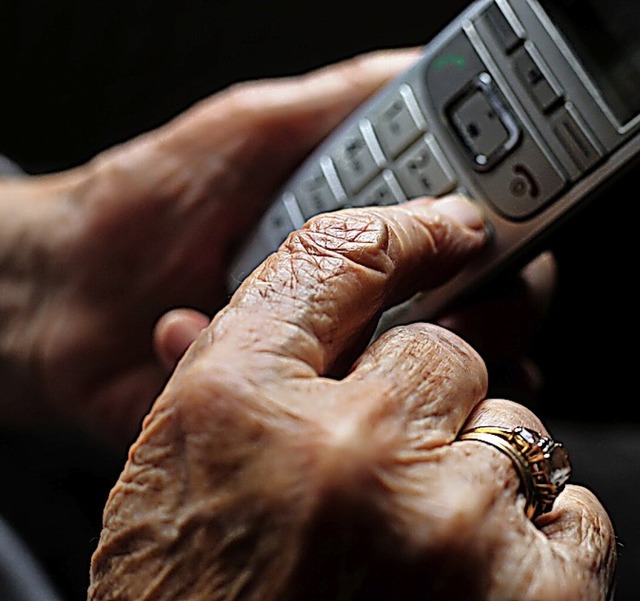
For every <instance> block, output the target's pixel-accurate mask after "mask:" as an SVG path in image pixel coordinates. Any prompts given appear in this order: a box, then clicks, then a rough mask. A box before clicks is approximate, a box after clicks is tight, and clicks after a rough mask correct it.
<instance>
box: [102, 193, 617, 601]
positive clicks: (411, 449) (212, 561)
mask: <svg viewBox="0 0 640 601" xmlns="http://www.w3.org/2000/svg"><path fill="white" fill-rule="evenodd" d="M483 241H484V231H483V227H482V222H481V220H480V218H479V216H478V215H477V214H476V213H475V212H474V211H473V210H472V209H471V207H470V205H467V204H464V203H463V204H460V203H459V202H458V201H456V200H453V199H450V198H448V199H444V200H442V201H438V202H433V201H427V200H421V201H412V202H410V203H406V204H404V205H401V206H397V207H385V208H377V209H358V210H349V211H343V212H339V213H335V214H330V215H325V216H322V217H318V218H314V219H312V220H311V221H310V222H309V223H308V224H307V225H306V226H305V227H304V228H303V229H302V230H301V231H299V232H296V233H294V234H292V235H291V236H290V237H289V238H288V240H287V241H286V242H285V244H284V245H283V246H282V248H281V249H280V250H279V251H278V252H277V253H276V254H274V255H272V256H271V257H270V258H269V259H268V260H267V261H265V262H264V263H263V264H262V265H261V266H260V267H259V268H258V269H257V270H256V271H255V272H254V273H253V274H252V275H251V276H250V277H249V278H248V279H247V280H246V281H245V282H244V283H243V285H242V286H241V287H240V288H239V289H238V291H237V292H236V294H235V295H234V296H233V298H232V299H231V302H230V304H229V305H228V306H227V307H225V309H223V310H222V311H221V312H220V313H218V315H217V316H216V317H215V319H214V320H213V321H212V323H211V324H210V325H209V326H208V327H206V328H205V329H204V330H203V331H202V332H201V334H200V335H199V336H198V337H197V339H196V341H195V343H194V344H192V345H191V346H190V347H189V349H188V350H187V352H186V354H185V355H184V357H183V358H182V360H181V361H180V363H179V364H178V366H177V369H176V370H175V372H174V374H173V376H172V377H171V379H170V381H169V382H168V385H167V386H166V388H165V390H164V391H163V393H162V394H161V396H160V397H159V398H158V400H157V401H156V403H155V405H154V407H153V409H152V411H151V413H150V414H149V415H148V416H147V418H146V419H145V422H144V427H143V430H142V432H141V434H140V437H139V438H138V440H137V441H136V443H135V444H134V445H133V446H132V448H131V450H130V454H129V460H128V462H127V464H126V466H125V469H124V471H123V473H122V475H121V477H120V479H119V481H118V483H117V485H116V486H115V487H114V489H113V490H112V492H111V495H110V497H109V500H108V503H107V506H106V508H105V513H104V529H103V532H102V535H101V538H100V541H99V545H98V548H97V550H96V552H95V554H94V557H93V560H92V567H91V585H90V591H89V598H90V599H91V600H92V601H103V600H112V599H118V600H120V601H124V600H128V599H131V600H135V601H139V600H140V599H149V598H153V599H166V600H175V599H181V600H185V601H186V600H196V599H212V600H219V601H223V600H231V599H245V600H253V601H270V600H274V601H275V600H278V601H282V600H290V601H295V600H305V601H313V600H316V599H317V600H318V601H320V600H322V601H329V600H334V599H335V600H338V599H352V600H357V599H373V598H376V599H378V598H379V599H398V600H411V599H431V600H447V601H451V600H457V599H464V600H465V601H473V600H484V601H486V600H489V599H490V600H492V601H499V600H504V601H514V600H517V601H539V600H541V599H544V600H545V601H555V600H558V601H559V600H562V601H568V600H575V601H603V600H604V599H605V595H606V591H607V590H608V588H609V587H610V584H611V579H612V572H613V566H614V564H615V554H614V549H615V546H614V535H613V531H612V526H611V522H610V521H609V519H608V517H607V514H606V513H605V511H604V509H603V507H602V506H601V505H600V503H599V502H598V500H597V499H596V498H595V497H594V496H593V495H592V494H591V493H590V492H589V491H588V490H586V489H584V488H581V487H578V486H574V485H568V486H567V487H566V488H565V489H564V491H563V492H562V493H561V494H560V496H559V497H558V499H557V501H556V504H555V506H554V508H553V510H552V511H551V512H550V513H547V514H544V515H543V516H541V517H539V518H538V519H537V520H536V522H535V523H533V522H531V521H530V520H529V519H527V518H526V516H525V514H524V511H523V506H524V501H523V498H522V495H521V493H520V492H519V480H518V476H517V474H516V471H515V469H514V467H513V465H512V464H511V463H510V460H509V459H508V458H507V457H506V456H504V455H503V454H502V453H500V452H499V451H497V450H496V449H494V448H492V447H490V446H489V445H486V444H482V443H478V442H475V441H456V437H457V435H458V434H459V432H460V431H461V430H462V429H463V428H468V427H472V426H477V425H492V426H507V427H511V426H515V425H525V426H528V427H531V428H532V429H535V430H537V431H539V432H541V433H544V432H545V429H544V427H543V425H542V424H541V423H540V422H539V420H538V419H537V418H536V417H535V416H534V415H533V414H532V413H531V412H530V411H529V410H528V409H525V408H524V407H523V406H522V405H518V404H515V403H511V402H509V401H506V400H499V399H494V400H483V399H484V397H485V393H486V390H487V386H488V380H487V371H486V367H485V364H484V363H483V361H482V359H481V358H480V356H479V355H478V354H477V352H476V351H475V350H474V349H473V348H472V347H471V346H470V345H469V344H468V343H466V342H464V341H463V340H462V339H461V338H459V337H458V336H456V335H455V334H453V333H451V332H450V331H448V330H446V329H443V328H441V327H439V326H436V325H428V324H414V325H411V326H407V327H401V328H395V329H392V330H390V331H389V332H387V333H386V334H384V335H383V336H382V337H380V338H378V339H377V340H376V341H375V342H374V343H373V344H372V345H371V346H369V347H368V348H366V349H365V346H366V344H365V343H366V341H367V339H368V336H369V334H370V332H371V330H372V328H373V326H374V325H375V323H376V320H377V318H378V317H379V315H380V312H381V311H382V310H383V309H384V308H385V307H388V306H390V305H391V304H393V303H395V302H398V301H399V300H401V299H403V298H407V297H408V296H409V295H410V294H412V293H413V292H415V291H416V290H418V289H423V288H429V287H431V286H435V285H437V284H438V283H439V282H441V281H442V280H444V279H446V278H448V277H450V276H452V275H453V274H454V273H455V271H456V269H458V268H459V267H460V266H461V265H462V263H463V262H464V261H465V260H466V259H467V258H469V257H470V256H471V255H472V254H473V253H474V252H475V251H477V250H478V249H479V248H480V247H481V246H482V244H483Z"/></svg>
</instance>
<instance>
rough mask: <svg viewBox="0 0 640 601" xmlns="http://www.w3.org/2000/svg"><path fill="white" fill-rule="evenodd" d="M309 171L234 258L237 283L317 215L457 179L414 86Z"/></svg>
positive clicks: (446, 186)
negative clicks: (427, 121)
mask: <svg viewBox="0 0 640 601" xmlns="http://www.w3.org/2000/svg"><path fill="white" fill-rule="evenodd" d="M303 173H304V174H303V175H301V176H298V179H296V180H295V183H294V184H292V185H291V186H289V188H288V189H287V190H285V192H284V193H283V194H282V195H281V196H280V198H279V199H278V200H277V201H276V202H275V203H274V204H273V206H272V207H271V208H270V209H269V210H268V211H267V213H266V215H265V216H264V217H263V220H262V222H261V224H260V226H259V227H258V229H257V231H256V232H255V234H254V238H253V240H252V241H250V243H249V244H248V246H247V249H246V250H245V252H244V254H242V253H241V254H240V256H239V258H238V260H237V262H236V265H235V269H234V270H233V278H234V279H233V281H232V282H231V285H232V286H233V285H234V284H235V285H237V283H238V282H239V281H241V280H242V279H243V278H244V277H246V275H247V274H248V273H249V272H250V271H251V270H253V268H254V267H255V266H256V265H257V263H258V257H260V253H259V252H256V248H261V249H262V255H263V256H266V255H267V254H269V253H271V252H273V251H274V250H276V249H277V247H278V246H279V245H280V244H281V243H282V242H283V241H284V239H285V238H286V236H287V235H288V233H289V232H291V231H292V230H294V229H297V228H299V227H301V226H302V225H303V223H304V221H306V220H308V219H310V218H311V217H313V216H314V215H317V214H319V213H326V212H330V211H335V210H338V209H341V208H345V207H365V206H383V205H393V204H398V203H401V202H405V201H406V200H408V199H410V198H416V197H418V196H439V195H442V194H445V193H447V192H450V191H452V190H454V189H455V188H456V186H457V185H458V180H457V179H456V176H455V172H454V170H453V169H452V167H451V166H450V165H449V162H448V161H447V159H446V158H445V155H444V152H443V151H442V149H441V148H440V147H439V145H438V143H437V142H436V139H435V137H434V136H433V135H432V134H430V133H429V132H428V126H427V123H426V120H425V118H424V116H423V114H422V112H421V111H420V108H419V105H418V103H417V101H416V99H415V96H414V93H413V90H412V89H411V87H410V86H409V85H408V84H403V85H402V86H400V88H399V89H398V90H397V91H396V92H395V94H393V95H392V96H391V97H390V98H388V99H387V101H386V102H385V103H384V104H383V105H382V106H378V107H376V108H374V110H372V111H371V113H370V114H369V115H366V116H364V117H363V118H361V119H360V121H359V122H358V123H357V124H355V125H353V126H352V127H351V128H350V129H349V130H348V131H347V132H346V134H345V135H342V136H340V138H339V140H338V141H337V142H336V143H335V144H333V145H331V146H329V147H328V148H327V149H326V151H325V152H324V153H323V154H322V155H321V156H320V157H319V159H318V160H317V161H316V164H315V167H313V168H312V169H311V170H310V169H309V168H308V169H307V171H306V172H303Z"/></svg>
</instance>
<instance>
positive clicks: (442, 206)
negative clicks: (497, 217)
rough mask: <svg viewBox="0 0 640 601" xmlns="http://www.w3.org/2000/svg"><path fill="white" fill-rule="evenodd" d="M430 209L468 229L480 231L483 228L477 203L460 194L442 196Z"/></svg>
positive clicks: (482, 220)
mask: <svg viewBox="0 0 640 601" xmlns="http://www.w3.org/2000/svg"><path fill="white" fill-rule="evenodd" d="M432 207H433V208H434V209H436V210H437V211H439V212H440V213H444V214H445V215H448V216H449V217H452V218H453V219H455V220H456V221H459V222H460V223H462V224H463V225H466V226H467V227H468V228H470V229H473V230H482V229H484V227H485V223H484V216H483V214H482V211H481V210H480V207H478V205H477V203H475V202H473V201H472V200H469V199H468V198H466V197H464V196H462V195H460V194H451V195H449V196H443V197H442V198H439V199H438V200H436V201H435V202H434V203H433V205H432Z"/></svg>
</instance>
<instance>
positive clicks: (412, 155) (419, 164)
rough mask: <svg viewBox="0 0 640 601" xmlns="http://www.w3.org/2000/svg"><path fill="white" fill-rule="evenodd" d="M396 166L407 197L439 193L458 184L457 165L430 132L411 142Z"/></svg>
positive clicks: (447, 190)
mask: <svg viewBox="0 0 640 601" xmlns="http://www.w3.org/2000/svg"><path fill="white" fill-rule="evenodd" d="M394 170H395V173H396V176H397V178H398V181H399V182H400V185H401V186H402V189H403V190H404V192H405V194H406V195H407V198H416V197H418V196H439V195H441V194H446V193H447V192H450V191H451V190H453V189H454V188H455V187H456V186H457V184H458V181H457V179H456V176H455V173H454V171H453V169H452V168H451V167H450V165H449V162H448V161H447V160H446V158H445V157H444V154H443V152H442V150H441V149H440V147H439V146H438V144H437V143H436V141H435V139H434V138H433V136H432V135H430V134H427V135H426V136H424V137H423V138H422V139H421V140H419V141H418V142H417V143H415V144H414V145H413V146H411V148H409V149H408V150H407V151H406V152H405V153H404V154H403V155H402V156H401V157H400V158H399V159H398V161H397V162H396V165H395V168H394Z"/></svg>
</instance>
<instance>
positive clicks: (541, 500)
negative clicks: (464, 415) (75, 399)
mask: <svg viewBox="0 0 640 601" xmlns="http://www.w3.org/2000/svg"><path fill="white" fill-rule="evenodd" d="M458 440H477V441H480V442H485V443H487V444H489V445H491V446H492V447H495V448H496V449H498V450H499V451H502V452H503V453H504V454H505V455H507V456H508V457H509V458H510V459H511V461H512V462H513V464H514V466H515V468H516V470H517V472H518V475H519V476H520V481H521V483H522V487H523V489H524V495H525V499H526V504H525V513H526V515H527V517H528V518H530V519H534V518H536V517H538V516H539V515H542V514H543V513H546V512H548V511H550V510H551V508H552V507H553V503H554V501H555V500H556V497H557V496H558V495H559V494H560V493H561V492H562V489H563V488H564V486H565V484H566V483H567V481H568V480H569V478H570V476H571V463H570V461H569V454H568V453H567V450H566V449H565V448H564V446H563V445H562V443H559V442H555V441H553V440H552V439H551V438H549V437H548V436H542V435H541V434H538V432H535V431H534V430H530V429H529V428H525V427H524V426H517V427H515V428H513V429H512V430H509V429H507V428H498V427H492V426H485V427H482V426H481V427H478V428H473V429H471V430H467V431H466V432H463V433H462V434H460V435H459V436H458Z"/></svg>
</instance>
